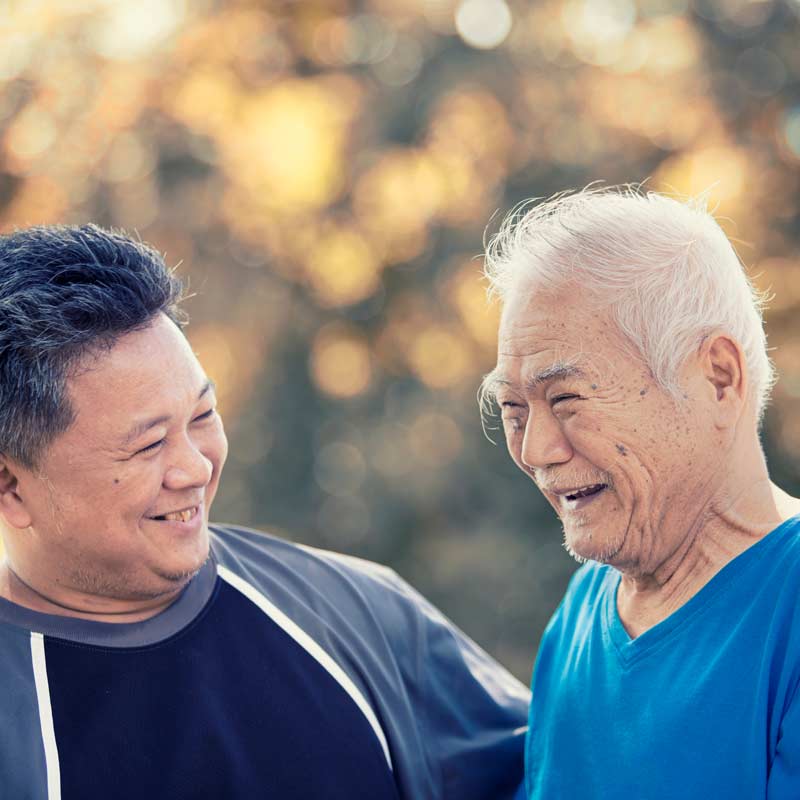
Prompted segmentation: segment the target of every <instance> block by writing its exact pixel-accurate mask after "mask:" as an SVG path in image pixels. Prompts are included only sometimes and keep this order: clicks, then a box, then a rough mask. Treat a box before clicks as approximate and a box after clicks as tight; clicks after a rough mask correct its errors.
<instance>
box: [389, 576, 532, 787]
mask: <svg viewBox="0 0 800 800" xmlns="http://www.w3.org/2000/svg"><path fill="white" fill-rule="evenodd" d="M398 581H399V579H398ZM401 583H402V585H403V589H404V593H405V594H406V595H411V596H412V597H413V602H414V605H415V606H416V617H417V624H418V626H419V627H418V631H417V634H418V635H417V636H416V637H415V639H416V642H417V646H418V648H419V650H418V652H417V654H416V656H417V657H416V664H417V670H416V672H415V674H414V675H412V676H408V679H410V680H413V681H414V682H415V683H416V686H413V687H409V691H410V692H413V693H418V694H419V695H420V700H421V702H420V703H419V708H420V710H421V719H420V723H421V728H422V733H423V736H424V738H425V741H426V745H427V757H428V760H429V764H430V766H431V771H432V772H433V773H434V774H436V773H438V774H439V776H440V780H441V789H442V791H441V795H440V796H441V797H442V798H448V799H449V798H453V800H456V798H457V799H458V800H513V798H515V797H516V793H517V790H518V787H519V785H520V782H521V781H522V778H523V773H524V763H523V754H524V744H525V733H526V731H527V713H528V706H529V703H530V693H529V691H528V690H527V689H526V688H525V687H524V686H523V685H522V684H521V683H519V681H517V680H516V679H515V678H514V677H513V676H512V675H511V674H510V673H509V672H508V671H507V670H506V669H505V668H504V667H502V666H501V665H500V664H498V663H497V661H495V660H494V659H493V658H491V656H489V655H488V654H487V653H486V652H485V651H484V650H482V649H481V648H480V647H479V646H478V645H477V644H475V642H473V641H472V640H471V639H470V638H469V637H467V636H466V635H465V634H464V633H462V632H461V631H460V630H459V629H458V628H457V627H456V626H455V625H453V624H452V623H451V622H450V621H449V620H447V619H446V618H445V617H444V616H443V615H442V614H441V612H439V611H438V610H437V609H435V608H434V607H433V606H432V605H431V604H430V603H428V601H427V600H425V599H424V598H422V597H421V596H420V595H419V594H418V593H416V592H415V591H414V590H413V589H411V588H410V587H409V586H408V585H407V584H405V583H403V582H401Z"/></svg>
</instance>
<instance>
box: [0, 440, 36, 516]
mask: <svg viewBox="0 0 800 800" xmlns="http://www.w3.org/2000/svg"><path fill="white" fill-rule="evenodd" d="M15 470H16V468H15V467H14V466H13V464H12V463H11V462H9V461H8V460H6V458H5V457H4V456H3V455H2V453H0V514H2V515H3V518H4V519H5V521H6V522H7V523H8V524H9V525H11V526H12V527H14V528H20V529H22V528H27V527H29V526H30V524H31V522H32V520H31V516H30V514H29V513H28V509H27V508H26V507H25V503H24V502H23V500H22V498H21V497H20V496H19V493H18V489H19V484H18V482H17V476H16V475H15Z"/></svg>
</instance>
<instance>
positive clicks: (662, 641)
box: [602, 515, 800, 666]
mask: <svg viewBox="0 0 800 800" xmlns="http://www.w3.org/2000/svg"><path fill="white" fill-rule="evenodd" d="M798 521H800V515H797V516H794V517H791V518H790V519H787V520H785V521H784V522H782V523H781V524H780V525H778V527H777V528H774V529H773V530H772V531H771V532H770V533H768V534H767V535H766V536H764V537H763V538H761V539H759V540H758V541H757V542H755V543H754V544H753V545H751V546H750V547H748V548H747V549H746V550H745V551H744V552H742V553H740V554H739V555H738V556H736V558H733V559H731V561H729V562H728V563H727V564H726V565H725V566H724V567H723V568H722V569H721V570H720V571H719V572H717V573H716V574H715V575H714V576H713V577H712V578H711V580H710V581H708V583H706V584H705V585H704V586H703V587H702V588H701V589H700V591H698V592H697V593H696V594H694V595H692V597H690V598H689V600H687V602H685V603H684V604H683V605H682V606H681V607H680V608H678V609H676V610H675V611H673V612H672V614H670V615H669V616H668V617H666V618H665V619H663V620H661V622H659V623H658V624H656V625H654V626H653V627H652V628H648V629H647V630H646V631H645V632H644V633H642V634H640V635H639V636H637V637H636V638H635V639H632V638H631V636H630V634H629V633H628V632H627V631H626V630H625V626H624V625H623V624H622V620H621V619H620V616H619V612H618V611H617V591H618V590H619V585H620V581H621V580H622V574H621V573H620V572H619V571H618V570H616V569H613V568H610V569H608V571H607V573H606V576H605V579H604V586H603V601H602V602H603V607H602V622H603V628H604V632H605V633H606V635H607V636H608V637H609V638H610V639H611V641H612V642H613V644H614V649H615V650H616V652H617V654H618V656H619V659H620V661H621V662H622V664H623V665H624V666H631V665H633V664H634V663H635V662H637V661H639V660H640V659H642V658H645V657H646V656H649V655H651V654H652V653H655V652H658V651H659V650H660V649H661V648H662V647H663V646H665V645H666V644H668V643H669V641H670V640H671V639H672V638H673V636H674V635H675V634H676V632H677V631H679V630H681V629H682V628H683V627H684V626H686V625H689V624H691V622H692V620H694V619H695V618H697V617H699V616H700V615H702V614H703V613H705V611H706V610H707V609H708V608H709V607H711V606H712V605H713V604H714V603H715V602H716V601H717V600H718V599H719V598H720V597H721V596H722V595H724V594H725V593H726V592H727V591H728V590H730V588H731V587H732V586H734V585H735V583H736V581H737V578H738V577H739V576H740V575H741V574H742V573H744V572H746V571H747V570H749V569H751V568H752V567H753V566H754V565H755V564H757V563H758V562H759V561H761V559H763V558H764V556H765V555H766V554H767V553H769V552H770V551H771V550H772V549H774V548H775V547H777V546H779V545H780V542H781V541H782V539H783V538H784V536H785V535H786V534H787V531H791V530H792V528H793V523H797V522H798Z"/></svg>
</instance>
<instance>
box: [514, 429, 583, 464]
mask: <svg viewBox="0 0 800 800" xmlns="http://www.w3.org/2000/svg"><path fill="white" fill-rule="evenodd" d="M570 458H572V446H571V445H570V443H569V440H568V439H567V437H566V436H565V435H564V432H563V431H562V430H561V425H560V424H559V423H558V421H557V420H556V419H554V418H553V417H550V418H549V419H542V418H541V417H540V418H538V419H537V420H536V421H534V420H533V418H531V419H529V420H528V424H527V425H526V427H525V436H524V437H523V439H522V451H521V453H520V460H521V461H522V463H523V464H524V465H525V466H526V467H528V468H529V469H537V468H538V469H544V468H545V467H549V466H551V465H553V464H563V463H564V462H565V461H569V459H570Z"/></svg>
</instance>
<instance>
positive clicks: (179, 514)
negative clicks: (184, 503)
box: [150, 506, 198, 522]
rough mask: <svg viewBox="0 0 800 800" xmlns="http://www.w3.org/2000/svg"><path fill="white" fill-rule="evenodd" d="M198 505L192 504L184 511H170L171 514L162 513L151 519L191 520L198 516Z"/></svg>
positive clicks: (166, 520)
mask: <svg viewBox="0 0 800 800" xmlns="http://www.w3.org/2000/svg"><path fill="white" fill-rule="evenodd" d="M197 511H198V507H197V506H192V507H191V508H185V509H183V511H170V512H169V514H160V515H159V516H157V517H150V519H153V520H157V521H159V522H189V520H191V519H194V518H195V517H196V516H197Z"/></svg>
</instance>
